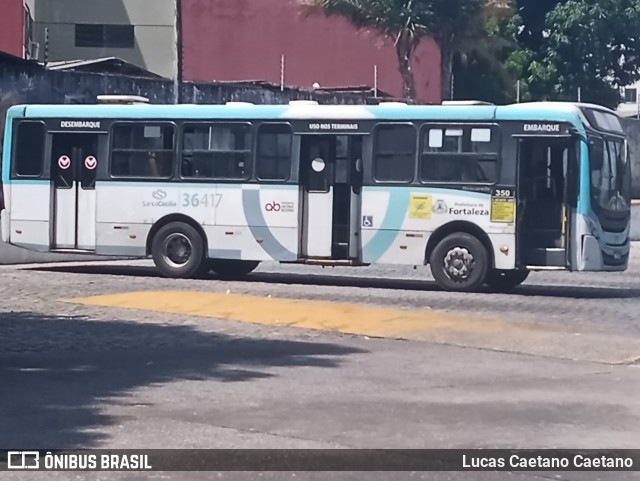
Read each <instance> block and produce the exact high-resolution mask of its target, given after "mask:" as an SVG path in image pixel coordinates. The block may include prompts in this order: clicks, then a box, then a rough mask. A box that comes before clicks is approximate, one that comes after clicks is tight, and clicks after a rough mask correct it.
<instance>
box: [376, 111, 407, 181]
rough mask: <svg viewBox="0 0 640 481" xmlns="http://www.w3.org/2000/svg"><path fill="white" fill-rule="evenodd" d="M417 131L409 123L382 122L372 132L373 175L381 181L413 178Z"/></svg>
mask: <svg viewBox="0 0 640 481" xmlns="http://www.w3.org/2000/svg"><path fill="white" fill-rule="evenodd" d="M417 136H418V134H417V132H416V129H415V127H414V126H413V125H409V124H396V125H394V124H382V125H379V126H378V127H377V128H376V130H375V133H374V152H373V176H374V178H375V180H377V181H381V182H405V183H409V182H411V181H412V180H413V178H414V173H415V165H416V140H417Z"/></svg>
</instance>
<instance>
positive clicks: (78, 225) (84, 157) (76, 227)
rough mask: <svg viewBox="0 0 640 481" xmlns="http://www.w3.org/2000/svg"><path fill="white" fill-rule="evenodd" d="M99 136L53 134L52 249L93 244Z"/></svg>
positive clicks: (78, 247)
mask: <svg viewBox="0 0 640 481" xmlns="http://www.w3.org/2000/svg"><path fill="white" fill-rule="evenodd" d="M98 138H99V135H98V134H94V133H54V134H53V135H52V145H51V178H52V182H53V187H54V199H53V200H54V202H53V215H52V219H53V243H52V244H53V248H54V249H79V250H88V251H92V250H95V248H96V191H95V187H96V170H97V167H98V162H99V156H98Z"/></svg>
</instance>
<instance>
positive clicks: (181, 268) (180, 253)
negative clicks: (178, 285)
mask: <svg viewBox="0 0 640 481" xmlns="http://www.w3.org/2000/svg"><path fill="white" fill-rule="evenodd" d="M151 255H152V257H153V262H154V263H155V264H156V267H157V268H158V271H160V274H162V275H163V276H164V277H172V278H176V279H188V278H194V277H201V276H202V275H203V274H205V273H206V272H207V270H208V269H207V268H206V267H207V266H206V263H205V259H204V241H203V239H202V236H201V235H200V233H199V232H198V231H197V230H196V229H194V228H193V227H192V226H190V225H189V224H185V223H183V222H172V223H170V224H167V225H165V226H162V227H161V228H160V229H159V230H158V232H157V233H156V235H155V236H154V237H153V241H152V243H151Z"/></svg>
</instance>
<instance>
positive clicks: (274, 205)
mask: <svg viewBox="0 0 640 481" xmlns="http://www.w3.org/2000/svg"><path fill="white" fill-rule="evenodd" d="M280 209H282V206H281V205H280V203H279V202H268V203H266V204H265V206H264V210H266V211H267V212H280Z"/></svg>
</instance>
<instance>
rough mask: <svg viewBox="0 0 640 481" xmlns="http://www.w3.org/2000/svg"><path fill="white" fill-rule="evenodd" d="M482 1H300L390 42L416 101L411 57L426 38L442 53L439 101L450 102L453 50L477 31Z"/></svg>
mask: <svg viewBox="0 0 640 481" xmlns="http://www.w3.org/2000/svg"><path fill="white" fill-rule="evenodd" d="M484 1H485V0H303V3H305V4H306V5H307V6H308V7H309V9H310V11H312V12H313V11H316V12H322V13H324V14H325V15H328V16H335V15H337V16H342V17H345V18H347V19H348V20H349V21H350V22H351V23H352V24H353V25H354V26H356V27H358V28H367V29H374V30H377V31H378V32H380V33H382V34H383V35H385V36H387V37H389V38H391V39H393V41H394V43H395V47H396V54H397V57H398V66H399V70H400V74H401V75H402V79H403V84H404V89H403V93H404V96H405V98H407V99H409V100H414V99H415V94H416V91H415V78H414V75H413V65H412V60H413V55H414V53H415V49H416V48H417V46H418V44H419V43H420V41H421V40H422V38H423V37H425V36H430V37H432V38H433V39H434V40H435V42H436V43H437V44H438V46H439V47H440V51H441V54H442V55H441V68H440V72H441V84H442V92H441V93H442V97H443V98H450V94H451V73H452V65H453V57H454V53H455V50H456V46H457V45H458V44H459V42H460V41H461V39H462V38H464V37H465V36H467V35H468V34H469V32H472V31H476V30H477V26H478V18H479V16H480V15H481V13H482V9H483V6H484Z"/></svg>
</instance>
